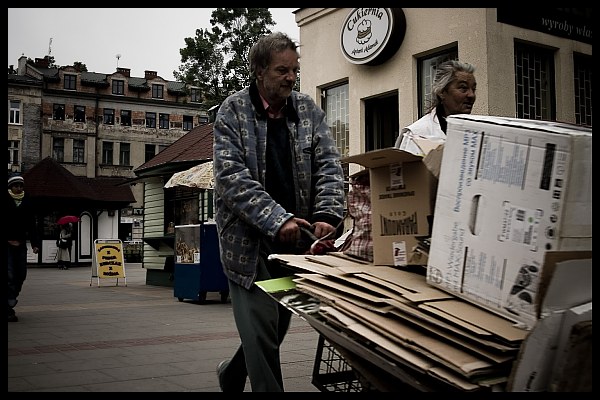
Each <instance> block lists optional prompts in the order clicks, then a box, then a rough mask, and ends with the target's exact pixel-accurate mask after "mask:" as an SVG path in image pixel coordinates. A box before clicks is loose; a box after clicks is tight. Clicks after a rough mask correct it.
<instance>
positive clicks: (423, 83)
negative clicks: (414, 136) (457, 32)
mask: <svg viewBox="0 0 600 400" xmlns="http://www.w3.org/2000/svg"><path fill="white" fill-rule="evenodd" d="M456 59H458V48H457V47H452V48H450V49H448V50H444V51H442V52H437V53H435V54H433V55H429V56H427V57H423V58H420V59H419V60H417V65H418V75H417V84H418V87H419V90H418V97H419V118H421V117H422V116H423V115H425V114H427V113H428V112H429V111H431V106H432V105H433V100H434V99H432V98H431V85H432V84H433V80H434V79H435V71H436V69H437V66H438V65H440V64H441V63H443V62H444V61H448V60H456Z"/></svg>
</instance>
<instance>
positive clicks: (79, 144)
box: [73, 139, 85, 164]
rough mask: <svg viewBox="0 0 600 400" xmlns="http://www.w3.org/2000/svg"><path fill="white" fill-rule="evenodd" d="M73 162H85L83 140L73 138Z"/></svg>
mask: <svg viewBox="0 0 600 400" xmlns="http://www.w3.org/2000/svg"><path fill="white" fill-rule="evenodd" d="M73 162H74V163H76V164H83V163H85V140H82V139H73Z"/></svg>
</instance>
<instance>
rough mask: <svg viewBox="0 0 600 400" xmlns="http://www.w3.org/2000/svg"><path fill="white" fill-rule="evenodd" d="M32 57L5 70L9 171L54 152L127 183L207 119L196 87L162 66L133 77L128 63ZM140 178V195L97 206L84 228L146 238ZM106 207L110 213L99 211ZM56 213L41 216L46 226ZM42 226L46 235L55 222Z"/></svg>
mask: <svg viewBox="0 0 600 400" xmlns="http://www.w3.org/2000/svg"><path fill="white" fill-rule="evenodd" d="M27 61H28V59H27V57H26V56H21V57H20V58H19V60H18V67H17V69H16V70H14V69H13V70H11V68H9V74H8V88H9V89H8V107H9V121H8V148H9V160H8V171H9V172H10V171H18V172H21V173H26V172H27V171H28V170H30V169H31V168H33V167H34V166H35V165H36V164H37V163H39V162H40V161H42V160H44V159H45V158H47V157H51V158H52V159H53V160H55V161H56V162H57V163H59V164H60V165H61V166H62V167H64V168H65V169H66V170H67V171H69V172H70V173H71V174H73V175H74V176H75V177H78V178H82V179H87V180H88V182H94V180H96V179H98V180H102V182H103V185H104V186H105V185H106V181H107V180H112V182H113V183H114V185H118V184H126V182H127V181H128V180H130V179H132V178H135V174H134V172H133V171H134V169H135V168H137V167H139V166H140V165H142V164H144V163H145V162H147V161H149V160H150V159H151V158H153V157H154V156H155V155H156V154H158V153H159V152H160V151H161V150H163V149H164V148H166V147H168V146H169V145H170V144H172V143H174V142H175V141H177V140H178V139H179V138H181V137H182V136H184V135H185V134H186V133H187V132H189V131H190V130H191V129H193V128H194V127H197V126H199V125H201V124H204V123H207V122H208V118H209V117H208V112H207V111H206V110H205V107H204V106H203V104H202V101H201V100H202V97H201V93H200V91H199V89H197V88H194V87H189V86H187V85H185V84H184V83H181V82H175V81H168V80H166V79H163V78H162V77H161V76H159V75H158V73H157V71H145V74H144V76H143V77H134V76H131V74H130V70H129V69H128V68H117V69H116V71H114V72H112V73H97V72H87V71H80V70H79V69H78V68H77V67H76V66H63V67H56V66H52V65H50V59H49V57H44V58H36V59H35V60H34V61H33V62H31V60H30V62H27ZM143 185H144V184H143V182H138V183H136V184H134V185H131V191H132V192H133V196H134V198H135V202H133V203H131V204H129V205H128V206H126V207H124V208H120V209H117V210H106V213H104V214H103V213H102V212H101V209H97V210H96V212H95V213H91V214H90V218H89V222H88V219H87V218H86V226H82V227H81V229H82V230H83V229H85V230H86V231H89V237H90V238H92V239H94V238H98V237H102V238H108V239H121V240H123V241H133V242H136V241H141V237H142V231H143V221H144V199H143V194H144V188H143ZM114 204H115V203H113V205H114ZM96 206H97V205H96ZM78 211H83V210H78ZM57 212H59V211H57ZM92 214H96V215H92ZM108 214H110V215H111V218H110V219H103V218H102V216H103V215H108ZM55 217H56V216H53V215H41V216H40V220H42V221H44V225H47V224H51V223H52V221H53V220H55ZM115 217H116V218H115ZM82 221H83V219H82ZM82 224H83V222H82ZM87 224H89V226H87ZM43 231H44V233H45V234H47V235H48V236H49V235H50V232H51V231H52V229H49V228H48V227H46V226H44V227H43ZM86 237H87V236H86ZM45 239H48V240H49V239H50V238H46V237H45ZM87 242H91V240H87ZM84 253H85V251H84ZM81 260H82V261H86V260H87V258H86V257H83V258H81Z"/></svg>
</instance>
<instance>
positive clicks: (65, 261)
mask: <svg viewBox="0 0 600 400" xmlns="http://www.w3.org/2000/svg"><path fill="white" fill-rule="evenodd" d="M72 235H73V224H72V223H70V222H69V223H67V224H64V225H63V226H62V227H61V230H60V234H59V235H58V240H57V241H56V246H57V247H58V249H57V251H56V263H57V264H58V269H69V268H70V267H71V247H72V246H73V238H72Z"/></svg>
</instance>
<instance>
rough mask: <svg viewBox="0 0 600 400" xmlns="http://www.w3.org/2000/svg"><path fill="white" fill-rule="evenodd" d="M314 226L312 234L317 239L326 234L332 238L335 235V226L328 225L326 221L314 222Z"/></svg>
mask: <svg viewBox="0 0 600 400" xmlns="http://www.w3.org/2000/svg"><path fill="white" fill-rule="evenodd" d="M313 226H314V232H313V233H314V234H315V236H316V237H318V238H319V239H321V238H323V237H325V236H327V238H328V239H334V236H335V230H336V229H335V226H332V225H329V224H328V223H327V222H315V223H314V224H313Z"/></svg>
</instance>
